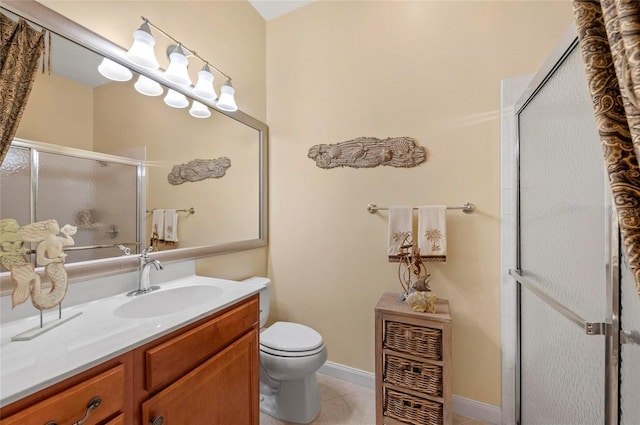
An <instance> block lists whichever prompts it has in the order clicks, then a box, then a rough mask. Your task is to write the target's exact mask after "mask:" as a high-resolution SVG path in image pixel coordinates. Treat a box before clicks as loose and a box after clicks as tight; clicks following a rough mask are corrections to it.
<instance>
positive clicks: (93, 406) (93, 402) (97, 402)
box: [44, 397, 155, 425]
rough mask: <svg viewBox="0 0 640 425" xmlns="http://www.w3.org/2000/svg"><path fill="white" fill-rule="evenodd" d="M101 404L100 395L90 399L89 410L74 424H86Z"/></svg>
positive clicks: (50, 424) (49, 423)
mask: <svg viewBox="0 0 640 425" xmlns="http://www.w3.org/2000/svg"><path fill="white" fill-rule="evenodd" d="M100 404H102V399H101V398H100V397H94V398H92V399H91V400H89V403H87V411H86V412H85V414H84V416H83V417H82V418H80V419H79V420H78V421H76V422H74V423H73V425H84V424H85V423H86V422H87V420H88V419H89V416H90V415H91V411H92V410H94V409H97V408H98V407H99V406H100ZM44 425H58V423H57V422H56V421H49V422H47V423H46V424H44ZM154 425H155V424H154Z"/></svg>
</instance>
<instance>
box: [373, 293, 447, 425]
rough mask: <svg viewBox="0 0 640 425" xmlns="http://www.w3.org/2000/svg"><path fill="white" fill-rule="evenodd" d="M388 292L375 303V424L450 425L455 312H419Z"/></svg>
mask: <svg viewBox="0 0 640 425" xmlns="http://www.w3.org/2000/svg"><path fill="white" fill-rule="evenodd" d="M397 299H398V294H394V293H390V292H386V293H384V294H383V295H382V297H380V300H379V301H378V304H377V305H376V308H375V322H376V335H375V338H376V347H375V355H376V424H377V425H406V424H413V425H451V423H452V418H453V412H452V402H451V378H452V377H451V314H450V310H449V301H447V300H444V299H438V300H437V302H436V313H435V314H429V313H417V312H414V311H413V310H411V307H409V306H408V305H407V304H406V303H401V302H399V301H398V300H397Z"/></svg>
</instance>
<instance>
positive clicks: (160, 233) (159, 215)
mask: <svg viewBox="0 0 640 425" xmlns="http://www.w3.org/2000/svg"><path fill="white" fill-rule="evenodd" d="M151 214H152V219H151V237H154V236H156V237H157V238H158V240H160V241H163V240H164V210H162V209H157V208H156V209H154V210H153V212H152V213H151Z"/></svg>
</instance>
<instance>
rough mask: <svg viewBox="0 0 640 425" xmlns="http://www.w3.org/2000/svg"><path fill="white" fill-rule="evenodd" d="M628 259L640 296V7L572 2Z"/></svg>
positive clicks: (604, 0)
mask: <svg viewBox="0 0 640 425" xmlns="http://www.w3.org/2000/svg"><path fill="white" fill-rule="evenodd" d="M573 10H574V14H575V19H576V26H577V30H578V40H579V46H580V51H581V53H582V59H583V62H584V65H585V71H586V75H587V83H588V85H589V91H590V92H591V97H592V100H593V111H594V115H595V119H596V124H597V127H598V132H599V133H600V142H601V146H602V153H603V155H604V161H605V165H606V168H607V172H608V174H609V183H610V185H611V190H612V192H613V199H614V205H615V208H616V213H617V216H618V222H619V225H620V231H621V233H622V240H623V244H624V249H625V251H626V254H627V260H628V262H629V265H630V267H631V270H632V272H633V275H634V277H635V282H636V289H637V291H638V294H639V295H640V168H639V167H638V158H640V108H639V106H638V99H640V2H638V0H573Z"/></svg>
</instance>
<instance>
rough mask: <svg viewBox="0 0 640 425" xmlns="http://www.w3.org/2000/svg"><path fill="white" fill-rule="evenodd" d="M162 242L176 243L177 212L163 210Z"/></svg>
mask: <svg viewBox="0 0 640 425" xmlns="http://www.w3.org/2000/svg"><path fill="white" fill-rule="evenodd" d="M164 240H165V242H178V211H176V210H164Z"/></svg>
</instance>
